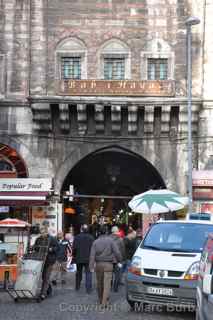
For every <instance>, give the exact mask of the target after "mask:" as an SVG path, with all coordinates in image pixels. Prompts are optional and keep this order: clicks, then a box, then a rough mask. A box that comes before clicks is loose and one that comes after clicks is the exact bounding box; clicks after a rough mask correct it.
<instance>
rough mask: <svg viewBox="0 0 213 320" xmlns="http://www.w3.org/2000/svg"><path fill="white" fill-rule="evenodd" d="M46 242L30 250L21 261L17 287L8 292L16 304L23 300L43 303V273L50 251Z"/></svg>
mask: <svg viewBox="0 0 213 320" xmlns="http://www.w3.org/2000/svg"><path fill="white" fill-rule="evenodd" d="M44 240H46V241H43V242H42V245H34V246H33V248H28V250H27V253H26V254H25V255H24V256H23V258H22V259H21V260H20V265H19V267H18V275H17V279H16V282H15V286H14V288H12V289H11V288H10V289H8V290H7V292H8V293H9V295H10V296H11V297H12V298H13V299H14V301H15V302H18V301H19V300H21V299H33V300H36V301H37V302H41V297H40V294H41V287H42V273H43V269H44V265H45V261H46V257H47V253H48V249H49V241H48V239H44ZM45 242H46V243H45Z"/></svg>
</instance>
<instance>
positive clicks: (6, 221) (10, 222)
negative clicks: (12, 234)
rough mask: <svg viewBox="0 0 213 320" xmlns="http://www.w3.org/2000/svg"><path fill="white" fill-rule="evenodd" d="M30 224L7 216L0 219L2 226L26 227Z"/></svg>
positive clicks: (0, 225)
mask: <svg viewBox="0 0 213 320" xmlns="http://www.w3.org/2000/svg"><path fill="white" fill-rule="evenodd" d="M29 226H30V224H29V223H28V222H26V221H24V220H19V219H13V218H7V219H4V220H1V221H0V227H12V228H13V227H16V228H25V227H29Z"/></svg>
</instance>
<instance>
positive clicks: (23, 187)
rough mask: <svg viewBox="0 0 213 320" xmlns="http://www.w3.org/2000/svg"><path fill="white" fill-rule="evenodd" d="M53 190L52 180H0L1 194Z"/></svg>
mask: <svg viewBox="0 0 213 320" xmlns="http://www.w3.org/2000/svg"><path fill="white" fill-rule="evenodd" d="M51 189H52V180H51V179H30V178H18V179H13V178H9V179H0V192H21V191H25V192H26V191H27V192H33V191H37V192H39V191H40V192H45V191H46V192H47V191H51Z"/></svg>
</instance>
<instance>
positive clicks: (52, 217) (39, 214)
mask: <svg viewBox="0 0 213 320" xmlns="http://www.w3.org/2000/svg"><path fill="white" fill-rule="evenodd" d="M57 209H58V203H57V202H56V201H55V199H53V189H52V180H51V179H36V178H0V223H1V222H4V221H9V220H11V221H16V220H17V221H23V223H26V224H27V225H28V226H30V230H29V233H27V234H26V233H24V234H22V238H21V240H20V229H17V228H14V227H12V226H8V227H7V228H1V229H0V282H4V281H5V279H7V280H8V281H14V280H15V278H16V267H17V263H18V258H19V257H21V256H22V254H23V253H24V251H25V250H26V246H27V243H28V241H29V235H30V237H31V240H33V239H34V238H35V237H37V234H38V233H39V228H40V226H41V225H44V224H46V225H47V226H48V227H49V229H50V230H51V232H52V234H56V232H57V229H58V225H57V219H58V216H57ZM20 249H21V250H20ZM5 268H7V269H5ZM5 270H6V271H5Z"/></svg>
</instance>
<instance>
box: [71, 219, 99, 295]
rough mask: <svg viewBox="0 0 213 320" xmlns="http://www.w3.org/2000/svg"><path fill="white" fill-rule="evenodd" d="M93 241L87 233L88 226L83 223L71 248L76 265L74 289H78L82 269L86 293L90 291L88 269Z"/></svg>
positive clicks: (90, 283)
mask: <svg viewBox="0 0 213 320" xmlns="http://www.w3.org/2000/svg"><path fill="white" fill-rule="evenodd" d="M93 241H94V237H93V236H92V235H91V234H89V228H88V226H87V225H86V224H84V225H82V226H81V232H80V234H78V235H77V236H76V237H75V238H74V242H73V250H72V254H73V260H74V262H75V263H76V266H77V271H76V279H75V280H76V281H75V288H76V290H79V289H80V286H81V281H82V276H83V269H84V270H85V276H86V281H85V286H86V292H87V293H90V292H91V291H92V273H91V272H90V269H89V258H90V251H91V247H92V244H93Z"/></svg>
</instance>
